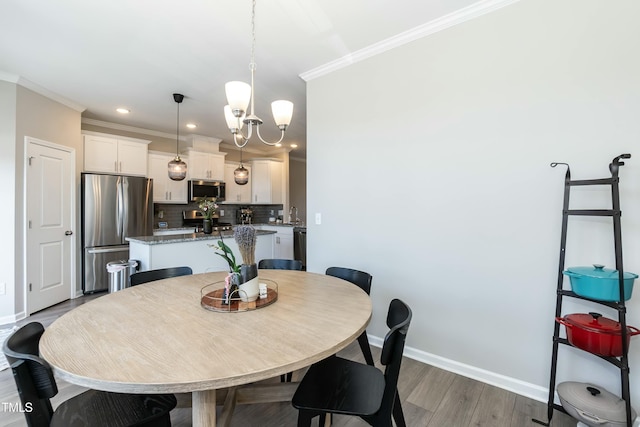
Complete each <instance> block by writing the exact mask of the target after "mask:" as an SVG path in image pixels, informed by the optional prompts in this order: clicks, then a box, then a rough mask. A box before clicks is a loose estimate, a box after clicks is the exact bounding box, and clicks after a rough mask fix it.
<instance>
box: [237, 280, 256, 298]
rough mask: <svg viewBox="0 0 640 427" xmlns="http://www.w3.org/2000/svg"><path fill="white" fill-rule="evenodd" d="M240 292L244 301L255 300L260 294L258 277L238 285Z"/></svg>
mask: <svg viewBox="0 0 640 427" xmlns="http://www.w3.org/2000/svg"><path fill="white" fill-rule="evenodd" d="M238 294H239V295H240V300H242V301H244V302H250V301H255V300H257V299H258V297H259V296H260V283H259V282H258V277H254V278H253V279H251V280H249V281H248V282H244V283H242V284H240V286H238Z"/></svg>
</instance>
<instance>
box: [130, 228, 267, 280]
mask: <svg viewBox="0 0 640 427" xmlns="http://www.w3.org/2000/svg"><path fill="white" fill-rule="evenodd" d="M274 236H275V232H274V231H267V230H256V263H257V262H258V261H260V260H261V259H265V258H274V242H275V238H274ZM222 238H223V239H224V243H225V244H226V245H227V246H229V248H231V250H232V251H233V254H234V255H235V256H236V258H237V261H238V263H241V262H242V257H241V256H240V251H239V250H238V245H237V244H236V241H235V240H234V238H233V232H232V231H223V232H222ZM218 240H220V234H218V233H215V234H204V233H187V234H177V235H169V236H143V237H127V241H129V258H130V259H134V260H136V261H138V263H139V265H140V271H147V270H156V269H158V268H168V267H179V266H183V265H184V266H189V267H191V269H192V270H193V272H194V273H206V272H210V271H228V270H229V265H228V264H227V262H226V261H225V260H224V259H223V258H222V257H220V256H218V255H216V252H215V250H214V248H212V247H210V246H209V245H217V243H218Z"/></svg>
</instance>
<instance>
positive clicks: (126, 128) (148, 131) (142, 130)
mask: <svg viewBox="0 0 640 427" xmlns="http://www.w3.org/2000/svg"><path fill="white" fill-rule="evenodd" d="M82 123H83V124H87V125H92V126H100V127H103V128H107V129H114V130H123V131H126V132H133V133H140V134H142V135H150V136H157V137H160V138H167V139H175V137H176V134H175V133H167V132H160V131H157V130H152V129H145V128H139V127H135V126H130V125H122V124H119V123H111V122H105V121H102V120H96V119H88V118H86V117H83V118H82ZM190 136H191V135H181V136H180V141H186V140H187V138H188V137H190Z"/></svg>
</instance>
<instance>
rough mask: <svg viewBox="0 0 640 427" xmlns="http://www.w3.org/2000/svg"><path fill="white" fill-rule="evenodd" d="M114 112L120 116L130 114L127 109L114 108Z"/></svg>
mask: <svg viewBox="0 0 640 427" xmlns="http://www.w3.org/2000/svg"><path fill="white" fill-rule="evenodd" d="M116 111H117V112H118V113H120V114H129V113H130V112H131V110H129V109H127V108H116Z"/></svg>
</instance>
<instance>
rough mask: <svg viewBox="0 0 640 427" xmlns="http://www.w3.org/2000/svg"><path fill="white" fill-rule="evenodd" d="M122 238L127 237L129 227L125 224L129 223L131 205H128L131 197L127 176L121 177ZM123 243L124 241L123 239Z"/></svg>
mask: <svg viewBox="0 0 640 427" xmlns="http://www.w3.org/2000/svg"><path fill="white" fill-rule="evenodd" d="M121 188H122V213H121V215H122V239H123V240H124V238H125V237H127V232H128V231H129V228H128V227H127V224H129V209H131V206H129V199H130V198H131V194H130V193H131V191H132V190H131V189H130V188H129V178H127V177H126V176H123V177H122V187H121ZM123 243H124V241H123Z"/></svg>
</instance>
